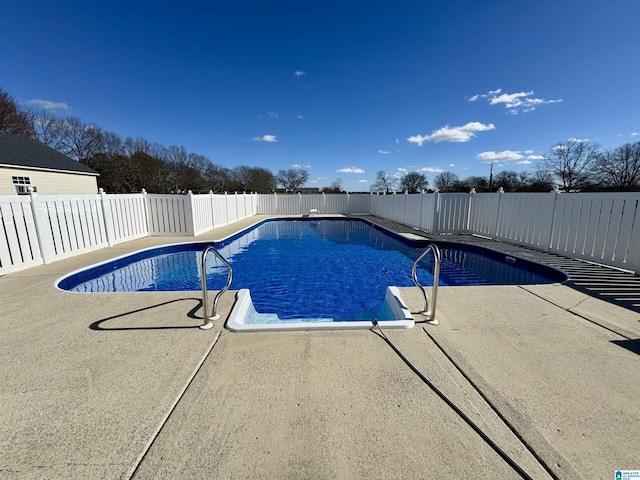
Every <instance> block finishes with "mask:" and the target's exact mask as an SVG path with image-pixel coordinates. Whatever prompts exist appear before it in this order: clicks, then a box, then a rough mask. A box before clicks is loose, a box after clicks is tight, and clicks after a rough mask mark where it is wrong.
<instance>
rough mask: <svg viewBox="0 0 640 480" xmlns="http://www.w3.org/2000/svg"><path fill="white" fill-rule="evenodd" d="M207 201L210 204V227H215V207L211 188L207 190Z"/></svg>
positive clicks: (213, 228)
mask: <svg viewBox="0 0 640 480" xmlns="http://www.w3.org/2000/svg"><path fill="white" fill-rule="evenodd" d="M209 203H210V204H211V229H212V230H215V229H216V207H215V202H214V201H213V190H209Z"/></svg>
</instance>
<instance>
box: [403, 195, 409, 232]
mask: <svg viewBox="0 0 640 480" xmlns="http://www.w3.org/2000/svg"><path fill="white" fill-rule="evenodd" d="M408 198H409V190H405V191H404V208H403V210H404V212H403V213H404V215H403V216H402V223H403V225H406V224H407V199H408Z"/></svg>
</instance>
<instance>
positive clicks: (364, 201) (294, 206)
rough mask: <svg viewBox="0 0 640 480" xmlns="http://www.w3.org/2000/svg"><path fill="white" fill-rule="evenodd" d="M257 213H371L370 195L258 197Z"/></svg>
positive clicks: (275, 195)
mask: <svg viewBox="0 0 640 480" xmlns="http://www.w3.org/2000/svg"><path fill="white" fill-rule="evenodd" d="M257 197H258V205H257V212H258V213H260V214H268V215H308V214H309V212H310V211H311V210H317V211H318V212H320V213H323V214H364V215H368V214H369V213H370V211H371V198H372V195H370V194H368V193H367V194H349V193H347V194H332V195H325V194H324V193H320V194H312V195H301V194H299V193H298V194H291V195H287V194H284V195H283V194H281V195H278V194H275V193H274V194H273V195H258V196H257Z"/></svg>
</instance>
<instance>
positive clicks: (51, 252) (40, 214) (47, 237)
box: [28, 187, 56, 265]
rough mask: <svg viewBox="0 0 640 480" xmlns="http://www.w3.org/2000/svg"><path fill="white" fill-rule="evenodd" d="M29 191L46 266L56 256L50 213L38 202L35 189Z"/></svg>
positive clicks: (31, 188)
mask: <svg viewBox="0 0 640 480" xmlns="http://www.w3.org/2000/svg"><path fill="white" fill-rule="evenodd" d="M28 191H29V198H30V203H31V213H32V215H33V221H34V223H35V226H36V236H37V237H38V246H39V248H40V256H42V263H44V264H45V265H46V264H47V263H51V262H52V261H53V259H54V257H55V255H56V249H55V246H54V244H53V235H52V233H51V224H50V223H49V212H48V211H47V206H46V204H45V203H44V202H39V201H38V194H37V193H36V192H35V191H34V190H33V187H28Z"/></svg>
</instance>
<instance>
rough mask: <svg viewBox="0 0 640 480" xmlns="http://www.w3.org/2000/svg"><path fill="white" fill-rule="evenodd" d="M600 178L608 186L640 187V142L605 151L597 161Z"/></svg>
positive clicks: (596, 169)
mask: <svg viewBox="0 0 640 480" xmlns="http://www.w3.org/2000/svg"><path fill="white" fill-rule="evenodd" d="M595 171H596V175H597V176H598V178H599V180H600V181H601V182H602V183H603V184H604V185H605V186H607V187H611V188H615V189H618V190H635V189H637V188H639V187H640V142H636V143H627V144H625V145H622V146H620V147H618V148H616V149H614V150H612V151H606V152H603V153H602V154H601V155H600V156H599V157H598V158H597V160H596V161H595Z"/></svg>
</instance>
